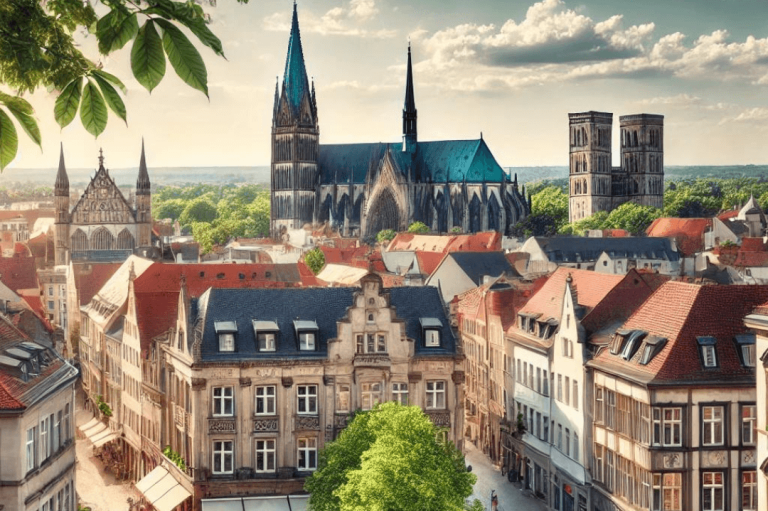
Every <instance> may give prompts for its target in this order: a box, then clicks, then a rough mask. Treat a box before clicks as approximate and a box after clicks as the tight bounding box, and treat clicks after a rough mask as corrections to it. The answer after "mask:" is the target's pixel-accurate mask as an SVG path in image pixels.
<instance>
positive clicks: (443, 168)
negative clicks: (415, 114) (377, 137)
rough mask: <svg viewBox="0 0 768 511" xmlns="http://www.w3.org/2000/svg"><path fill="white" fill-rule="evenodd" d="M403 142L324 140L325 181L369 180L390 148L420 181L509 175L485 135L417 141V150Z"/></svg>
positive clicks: (472, 180) (399, 163) (322, 175)
mask: <svg viewBox="0 0 768 511" xmlns="http://www.w3.org/2000/svg"><path fill="white" fill-rule="evenodd" d="M402 147H403V145H402V142H395V143H382V142H378V143H362V144H320V148H319V152H318V167H319V169H320V182H321V184H334V183H336V184H339V185H343V184H346V183H349V182H350V179H351V181H352V182H353V183H355V184H363V183H365V179H366V176H367V175H368V171H369V169H371V168H377V167H378V165H379V162H380V161H381V159H382V158H383V157H384V155H385V154H386V152H387V151H391V154H392V158H393V159H394V161H395V163H396V164H397V166H398V167H399V169H400V171H402V172H403V173H404V174H405V175H406V176H407V175H408V170H409V169H411V179H413V180H414V181H416V182H436V183H444V182H445V181H446V180H447V181H448V182H451V183H461V182H464V181H466V182H467V183H480V182H482V181H487V182H491V183H494V182H495V183H499V182H502V181H504V180H506V179H507V176H506V174H505V173H504V170H503V169H502V168H501V165H499V163H498V162H497V161H496V159H495V158H494V156H493V154H492V153H491V150H490V149H489V148H488V146H487V145H486V143H485V141H484V140H483V139H475V140H438V141H433V142H417V143H416V152H415V154H414V155H413V156H412V155H411V153H407V152H403V150H402Z"/></svg>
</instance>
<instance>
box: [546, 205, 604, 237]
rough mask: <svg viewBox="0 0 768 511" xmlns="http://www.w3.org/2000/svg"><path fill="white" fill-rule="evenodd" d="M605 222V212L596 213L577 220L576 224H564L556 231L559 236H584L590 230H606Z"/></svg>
mask: <svg viewBox="0 0 768 511" xmlns="http://www.w3.org/2000/svg"><path fill="white" fill-rule="evenodd" d="M606 220H608V212H607V211H598V212H597V213H595V214H594V215H592V216H589V217H587V218H584V219H582V220H579V221H577V222H571V223H570V224H565V225H564V226H562V227H561V228H560V230H558V231H557V232H558V233H559V234H571V235H575V236H584V234H586V231H588V230H592V229H606V227H605V225H606Z"/></svg>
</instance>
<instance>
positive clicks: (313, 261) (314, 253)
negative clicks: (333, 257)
mask: <svg viewBox="0 0 768 511" xmlns="http://www.w3.org/2000/svg"><path fill="white" fill-rule="evenodd" d="M304 262H305V263H306V264H307V266H309V269H310V270H312V273H314V274H315V275H317V274H318V273H320V270H322V269H323V266H325V254H323V251H322V250H320V247H315V248H313V249H312V250H310V251H309V252H307V253H306V254H304Z"/></svg>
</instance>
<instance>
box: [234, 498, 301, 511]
mask: <svg viewBox="0 0 768 511" xmlns="http://www.w3.org/2000/svg"><path fill="white" fill-rule="evenodd" d="M290 509H291V508H290V507H288V497H286V496H285V495H280V496H275V497H244V498H243V510H244V511H289V510H290Z"/></svg>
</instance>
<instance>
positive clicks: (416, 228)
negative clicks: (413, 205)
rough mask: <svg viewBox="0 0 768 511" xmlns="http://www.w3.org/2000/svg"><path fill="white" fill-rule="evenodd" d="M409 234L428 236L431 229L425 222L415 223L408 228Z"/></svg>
mask: <svg viewBox="0 0 768 511" xmlns="http://www.w3.org/2000/svg"><path fill="white" fill-rule="evenodd" d="M408 232H409V233H411V234H427V233H428V232H429V227H427V224H425V223H424V222H413V223H412V224H411V225H409V226H408Z"/></svg>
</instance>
